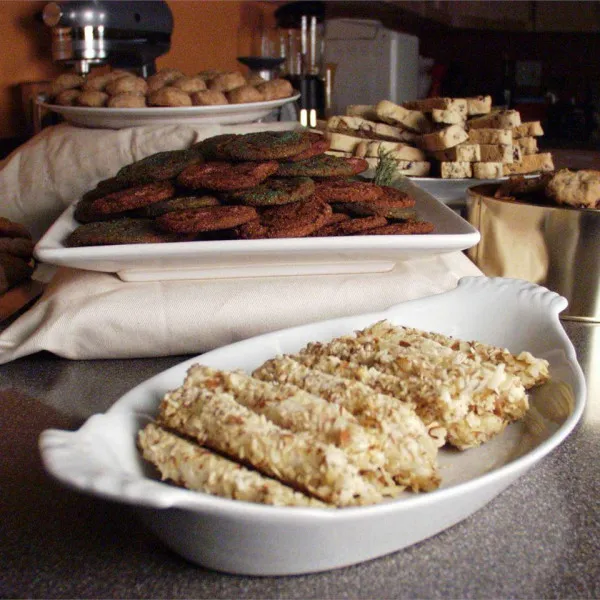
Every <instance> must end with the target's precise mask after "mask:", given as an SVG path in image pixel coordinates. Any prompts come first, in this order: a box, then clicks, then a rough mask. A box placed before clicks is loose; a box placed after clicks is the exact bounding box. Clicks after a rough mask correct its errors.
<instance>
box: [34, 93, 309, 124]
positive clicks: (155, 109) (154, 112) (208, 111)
mask: <svg viewBox="0 0 600 600" xmlns="http://www.w3.org/2000/svg"><path fill="white" fill-rule="evenodd" d="M298 98H300V94H294V95H293V96H289V97H288V98H279V99H277V100H266V101H263V102H245V103H240V104H215V105H209V106H148V107H145V108H107V107H102V106H100V107H91V106H61V105H60V104H51V103H49V102H41V103H40V105H41V106H43V107H44V108H47V109H48V110H51V111H54V112H57V113H60V114H64V115H73V116H85V115H90V116H94V117H104V116H106V117H115V116H119V117H127V116H129V117H132V118H134V119H135V118H136V117H140V118H141V117H176V116H181V117H199V116H204V115H211V116H214V115H226V114H230V113H242V112H244V111H252V112H254V111H256V110H267V111H268V110H272V109H274V108H279V107H280V106H283V105H285V104H289V103H290V102H295V101H296V100H298Z"/></svg>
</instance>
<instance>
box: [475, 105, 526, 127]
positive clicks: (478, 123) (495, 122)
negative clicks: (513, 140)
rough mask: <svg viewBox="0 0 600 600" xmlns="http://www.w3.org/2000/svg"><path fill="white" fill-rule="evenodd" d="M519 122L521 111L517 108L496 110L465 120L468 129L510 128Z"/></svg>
mask: <svg viewBox="0 0 600 600" xmlns="http://www.w3.org/2000/svg"><path fill="white" fill-rule="evenodd" d="M520 124H521V113H519V111H518V110H510V109H508V110H496V111H493V112H491V113H490V114H488V115H483V116H482V117H475V118H473V119H469V120H468V121H467V127H468V128H469V129H482V128H486V129H490V128H491V129H512V128H514V127H517V126H519V125H520Z"/></svg>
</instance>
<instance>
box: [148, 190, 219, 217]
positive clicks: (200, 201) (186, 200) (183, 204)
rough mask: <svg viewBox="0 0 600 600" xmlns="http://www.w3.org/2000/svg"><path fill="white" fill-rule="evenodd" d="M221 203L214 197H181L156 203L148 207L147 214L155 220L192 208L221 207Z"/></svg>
mask: <svg viewBox="0 0 600 600" xmlns="http://www.w3.org/2000/svg"><path fill="white" fill-rule="evenodd" d="M219 204H220V202H219V200H218V199H217V198H215V197H214V196H209V195H206V196H179V197H177V198H170V199H169V200H163V202H155V203H154V204H151V205H150V206H147V207H146V209H145V213H146V215H147V216H148V217H151V218H155V217H160V216H161V215H166V214H167V213H170V212H174V211H176V210H188V209H190V208H204V207H205V206H219Z"/></svg>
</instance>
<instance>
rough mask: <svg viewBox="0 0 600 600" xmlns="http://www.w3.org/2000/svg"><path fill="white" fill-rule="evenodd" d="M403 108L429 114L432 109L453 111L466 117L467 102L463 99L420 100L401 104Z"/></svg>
mask: <svg viewBox="0 0 600 600" xmlns="http://www.w3.org/2000/svg"><path fill="white" fill-rule="evenodd" d="M402 106H403V107H404V108H409V109H411V110H419V111H421V112H426V113H430V112H432V111H433V109H434V108H437V109H440V110H453V111H455V112H458V113H460V114H461V115H464V116H465V118H466V116H467V101H466V100H465V99H464V98H442V97H438V98H423V99H421V100H412V101H410V102H404V103H403V104H402Z"/></svg>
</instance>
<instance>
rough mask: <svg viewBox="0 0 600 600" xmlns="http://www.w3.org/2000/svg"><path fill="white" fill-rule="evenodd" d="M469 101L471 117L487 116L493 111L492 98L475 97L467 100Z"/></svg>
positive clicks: (468, 110) (468, 113) (468, 109)
mask: <svg viewBox="0 0 600 600" xmlns="http://www.w3.org/2000/svg"><path fill="white" fill-rule="evenodd" d="M465 100H466V101H467V115H468V116H469V117H472V116H475V115H487V114H488V113H489V112H491V110H492V97H491V96H475V97H472V98H465Z"/></svg>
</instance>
